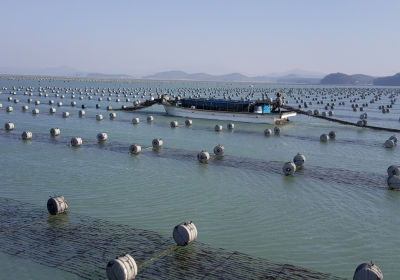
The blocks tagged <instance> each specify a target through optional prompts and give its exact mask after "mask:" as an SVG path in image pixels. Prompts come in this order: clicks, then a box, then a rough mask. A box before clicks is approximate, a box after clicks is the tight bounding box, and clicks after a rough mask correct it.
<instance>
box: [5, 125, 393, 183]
mask: <svg viewBox="0 0 400 280" xmlns="http://www.w3.org/2000/svg"><path fill="white" fill-rule="evenodd" d="M0 137H5V138H11V139H20V134H19V132H15V131H13V132H6V133H1V134H0ZM70 140H71V138H70V137H66V136H57V137H50V136H49V135H46V134H43V133H35V136H34V139H33V140H32V141H37V142H42V143H49V144H61V145H68V146H69V145H70ZM86 141H88V142H86ZM83 142H85V143H84V144H85V145H84V147H85V148H90V149H100V150H106V151H111V152H116V153H124V154H128V153H129V144H126V143H121V142H117V141H107V142H97V141H91V140H88V139H83ZM142 149H143V150H142V152H141V153H140V154H141V155H143V156H148V157H155V158H157V157H158V158H166V159H171V160H179V161H180V162H193V163H196V164H197V158H196V155H197V153H198V152H195V151H188V150H182V149H172V148H165V147H162V148H157V149H151V147H148V146H142ZM284 163H285V162H280V161H265V160H261V159H253V158H247V157H237V156H232V155H224V156H212V157H211V158H210V160H209V161H208V164H210V165H216V166H223V167H230V168H240V169H247V170H250V171H261V172H269V173H275V174H281V175H284V173H283V171H282V167H283V165H284ZM293 176H299V177H301V178H309V179H314V180H319V181H326V182H334V183H339V184H344V185H348V186H352V187H361V188H378V189H387V183H386V180H387V176H386V175H381V174H373V173H369V172H357V171H352V170H345V169H338V168H330V167H326V166H308V165H307V166H304V167H301V168H299V169H298V170H297V171H296V173H295V175H293Z"/></svg>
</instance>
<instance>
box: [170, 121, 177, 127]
mask: <svg viewBox="0 0 400 280" xmlns="http://www.w3.org/2000/svg"><path fill="white" fill-rule="evenodd" d="M170 125H171V127H178V122H177V121H172V122H171V123H170Z"/></svg>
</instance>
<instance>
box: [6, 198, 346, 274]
mask: <svg viewBox="0 0 400 280" xmlns="http://www.w3.org/2000/svg"><path fill="white" fill-rule="evenodd" d="M0 244H1V245H0V251H2V252H4V253H7V254H10V255H13V256H17V257H21V258H26V259H30V260H32V261H34V262H37V263H39V264H42V265H46V266H49V267H53V268H57V269H61V270H64V271H67V272H70V273H73V274H75V275H78V276H80V277H82V278H85V279H105V278H106V272H105V267H106V265H107V262H108V261H109V260H111V259H113V258H115V256H118V255H122V254H126V253H128V254H130V255H131V256H132V257H134V258H135V260H136V263H137V264H138V267H139V271H138V275H137V277H136V278H135V279H271V280H278V279H280V280H291V279H293V280H302V279H324V280H330V279H332V280H335V279H342V278H338V277H334V276H331V275H328V274H323V273H319V272H315V271H311V270H307V269H304V268H301V267H296V266H293V265H290V264H278V263H274V262H271V261H268V260H266V259H262V258H255V257H251V256H249V255H246V254H242V253H239V252H230V251H227V250H224V249H221V248H215V247H211V246H209V245H206V244H203V243H200V242H195V243H194V244H191V245H189V246H185V247H179V246H178V247H175V248H173V247H174V246H175V243H174V242H173V240H172V238H171V237H166V236H163V235H160V234H158V233H155V232H152V231H147V230H141V229H135V228H132V227H129V226H126V225H121V224H115V223H111V222H108V221H105V220H101V219H96V218H92V217H85V216H81V215H78V214H74V213H68V214H60V215H57V216H49V215H48V213H47V212H46V209H45V207H38V206H35V205H31V204H28V203H26V202H20V201H16V200H12V199H6V198H0ZM171 248H172V250H171ZM166 251H167V252H166ZM163 252H166V253H165V254H162V253H163ZM160 254H162V255H161V256H160ZM152 259H153V260H152ZM149 260H151V261H150V262H149Z"/></svg>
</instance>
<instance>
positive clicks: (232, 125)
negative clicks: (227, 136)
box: [226, 123, 235, 129]
mask: <svg viewBox="0 0 400 280" xmlns="http://www.w3.org/2000/svg"><path fill="white" fill-rule="evenodd" d="M234 127H235V125H234V124H233V123H228V124H227V126H226V128H227V129H233V128H234Z"/></svg>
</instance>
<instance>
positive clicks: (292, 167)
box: [282, 162, 296, 175]
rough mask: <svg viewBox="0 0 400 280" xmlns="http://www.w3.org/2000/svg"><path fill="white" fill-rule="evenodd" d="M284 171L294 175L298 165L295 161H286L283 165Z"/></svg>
mask: <svg viewBox="0 0 400 280" xmlns="http://www.w3.org/2000/svg"><path fill="white" fill-rule="evenodd" d="M282 170H283V173H285V174H286V175H293V174H294V172H295V171H296V165H295V164H294V163H293V162H286V163H285V164H284V165H283V168H282Z"/></svg>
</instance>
